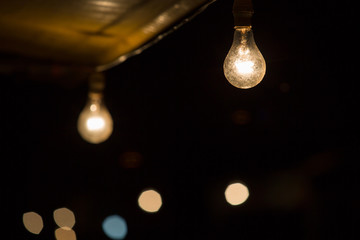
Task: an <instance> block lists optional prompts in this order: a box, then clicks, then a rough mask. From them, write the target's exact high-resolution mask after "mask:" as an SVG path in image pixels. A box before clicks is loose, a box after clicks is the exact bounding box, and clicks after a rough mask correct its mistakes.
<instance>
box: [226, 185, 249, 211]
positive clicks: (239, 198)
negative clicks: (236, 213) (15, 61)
mask: <svg viewBox="0 0 360 240" xmlns="http://www.w3.org/2000/svg"><path fill="white" fill-rule="evenodd" d="M248 197H249V190H248V188H247V187H246V186H245V185H244V184H242V183H233V184H230V185H229V186H227V188H226V190H225V199H226V201H227V202H228V203H229V204H231V205H234V206H235V205H240V204H242V203H244V202H245V201H246V200H247V198H248Z"/></svg>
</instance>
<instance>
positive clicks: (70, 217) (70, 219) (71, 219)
mask: <svg viewBox="0 0 360 240" xmlns="http://www.w3.org/2000/svg"><path fill="white" fill-rule="evenodd" d="M53 215H54V220H55V222H56V224H57V225H58V226H59V227H60V228H63V229H65V230H70V229H71V228H72V227H73V226H74V225H75V215H74V213H73V212H72V211H71V210H69V209H67V208H59V209H56V210H55V211H54V214H53Z"/></svg>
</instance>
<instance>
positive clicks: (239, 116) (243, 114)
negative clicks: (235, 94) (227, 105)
mask: <svg viewBox="0 0 360 240" xmlns="http://www.w3.org/2000/svg"><path fill="white" fill-rule="evenodd" d="M231 120H232V121H233V123H235V124H237V125H246V124H248V123H250V121H251V115H250V113H249V111H246V110H236V111H235V112H234V113H233V114H232V115H231Z"/></svg>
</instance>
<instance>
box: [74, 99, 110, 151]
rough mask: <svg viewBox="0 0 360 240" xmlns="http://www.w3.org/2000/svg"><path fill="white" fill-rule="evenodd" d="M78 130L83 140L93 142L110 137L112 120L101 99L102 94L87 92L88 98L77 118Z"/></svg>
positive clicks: (99, 141)
mask: <svg viewBox="0 0 360 240" xmlns="http://www.w3.org/2000/svg"><path fill="white" fill-rule="evenodd" d="M78 131H79V133H80V135H81V137H82V138H83V139H84V140H86V141H88V142H90V143H95V144H97V143H101V142H103V141H105V140H107V139H108V138H109V137H110V135H111V133H112V131H113V120H112V118H111V115H110V113H109V111H108V110H107V108H106V106H105V104H104V103H103V101H102V94H100V93H90V94H89V100H88V102H87V104H86V106H85V108H84V109H83V110H82V112H81V113H80V116H79V119H78Z"/></svg>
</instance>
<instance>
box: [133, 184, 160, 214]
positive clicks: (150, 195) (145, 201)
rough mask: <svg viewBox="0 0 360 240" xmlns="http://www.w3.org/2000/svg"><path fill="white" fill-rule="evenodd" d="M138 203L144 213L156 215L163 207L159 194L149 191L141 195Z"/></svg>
mask: <svg viewBox="0 0 360 240" xmlns="http://www.w3.org/2000/svg"><path fill="white" fill-rule="evenodd" d="M138 203H139V206H140V208H141V209H143V210H144V211H146V212H151V213H154V212H157V211H159V209H160V207H161V205H162V200H161V196H160V194H159V193H158V192H156V191H154V190H147V191H144V192H142V193H141V194H140V196H139V199H138Z"/></svg>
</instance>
